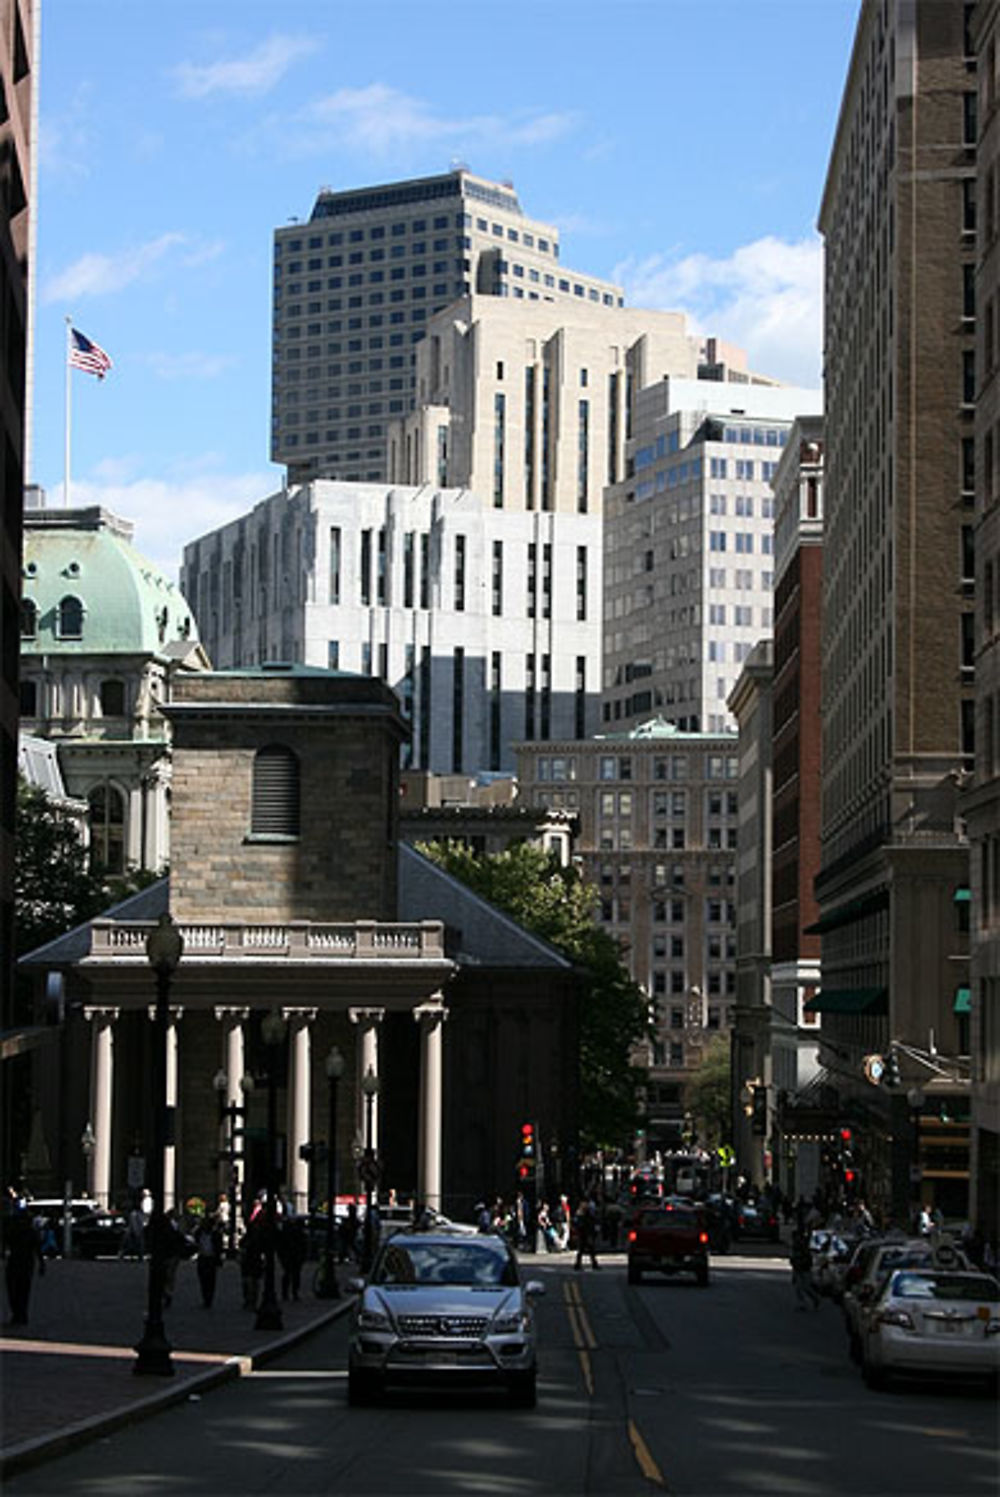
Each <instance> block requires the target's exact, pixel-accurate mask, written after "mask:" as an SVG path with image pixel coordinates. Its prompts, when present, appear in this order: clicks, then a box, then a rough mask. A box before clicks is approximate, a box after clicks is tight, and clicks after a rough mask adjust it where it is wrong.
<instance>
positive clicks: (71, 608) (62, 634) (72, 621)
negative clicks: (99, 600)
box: [59, 594, 83, 639]
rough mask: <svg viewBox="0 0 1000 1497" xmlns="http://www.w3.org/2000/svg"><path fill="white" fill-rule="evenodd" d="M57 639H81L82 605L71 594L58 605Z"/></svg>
mask: <svg viewBox="0 0 1000 1497" xmlns="http://www.w3.org/2000/svg"><path fill="white" fill-rule="evenodd" d="M59 638H60V639H82V638H83V604H82V603H81V602H80V599H79V598H74V597H73V596H72V595H71V594H69V595H67V596H66V597H65V598H63V599H62V601H61V602H60V604H59Z"/></svg>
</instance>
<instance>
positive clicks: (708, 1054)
mask: <svg viewBox="0 0 1000 1497" xmlns="http://www.w3.org/2000/svg"><path fill="white" fill-rule="evenodd" d="M730 1072H731V1068H730V1051H729V1040H728V1038H727V1036H726V1035H723V1034H717V1035H715V1036H714V1037H713V1038H712V1040H711V1042H710V1043H709V1044H708V1046H707V1047H706V1049H705V1051H704V1054H703V1055H702V1059H701V1064H700V1065H699V1067H698V1069H697V1070H696V1071H695V1072H694V1074H693V1075H692V1077H691V1079H690V1081H689V1082H688V1084H687V1088H686V1091H685V1103H686V1106H687V1109H688V1111H689V1112H690V1114H691V1116H692V1118H693V1119H694V1121H695V1124H696V1126H697V1131H698V1137H699V1139H700V1141H701V1142H702V1144H704V1145H705V1146H706V1147H707V1148H715V1147H716V1146H717V1145H718V1144H726V1143H731V1142H732V1131H733V1124H732V1101H731V1097H730Z"/></svg>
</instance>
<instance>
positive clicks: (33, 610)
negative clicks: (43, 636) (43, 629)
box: [21, 598, 38, 639]
mask: <svg viewBox="0 0 1000 1497" xmlns="http://www.w3.org/2000/svg"><path fill="white" fill-rule="evenodd" d="M37 633H38V605H37V604H36V603H35V602H34V600H33V599H31V598H22V599H21V638H22V639H34V638H35V636H36V635H37Z"/></svg>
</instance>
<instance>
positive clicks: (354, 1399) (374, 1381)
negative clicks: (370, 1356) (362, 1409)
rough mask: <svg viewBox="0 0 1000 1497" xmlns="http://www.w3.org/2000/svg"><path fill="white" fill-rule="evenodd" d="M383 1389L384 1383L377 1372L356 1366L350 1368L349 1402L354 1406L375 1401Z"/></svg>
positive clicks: (348, 1382)
mask: <svg viewBox="0 0 1000 1497" xmlns="http://www.w3.org/2000/svg"><path fill="white" fill-rule="evenodd" d="M381 1391H382V1385H381V1382H380V1380H379V1378H378V1375H377V1374H376V1373H374V1372H362V1371H361V1370H359V1369H358V1368H356V1367H350V1368H348V1371H347V1402H348V1403H349V1404H351V1406H352V1407H353V1408H358V1407H359V1406H360V1405H362V1404H366V1403H374V1402H375V1401H376V1399H377V1398H378V1396H379V1393H380V1392H381Z"/></svg>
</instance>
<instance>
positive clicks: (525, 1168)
mask: <svg viewBox="0 0 1000 1497" xmlns="http://www.w3.org/2000/svg"><path fill="white" fill-rule="evenodd" d="M517 1173H518V1178H519V1179H521V1180H527V1178H528V1176H529V1175H530V1174H531V1165H530V1164H519V1165H518V1167H517Z"/></svg>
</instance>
